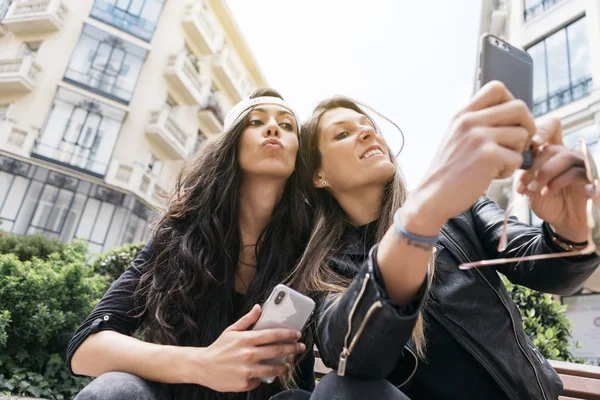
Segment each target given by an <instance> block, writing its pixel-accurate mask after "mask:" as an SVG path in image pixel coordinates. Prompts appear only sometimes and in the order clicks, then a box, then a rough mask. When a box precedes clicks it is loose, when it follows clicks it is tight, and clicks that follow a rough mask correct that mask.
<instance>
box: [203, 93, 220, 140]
mask: <svg viewBox="0 0 600 400" xmlns="http://www.w3.org/2000/svg"><path fill="white" fill-rule="evenodd" d="M223 120H224V117H223V108H222V107H221V104H220V101H219V96H218V94H216V93H211V94H210V95H209V97H208V101H207V102H206V104H205V105H204V107H203V108H201V109H200V111H198V125H199V126H200V130H201V131H202V133H204V134H205V135H215V134H219V133H222V132H223Z"/></svg>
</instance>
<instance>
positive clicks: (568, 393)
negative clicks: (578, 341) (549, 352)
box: [315, 353, 600, 400]
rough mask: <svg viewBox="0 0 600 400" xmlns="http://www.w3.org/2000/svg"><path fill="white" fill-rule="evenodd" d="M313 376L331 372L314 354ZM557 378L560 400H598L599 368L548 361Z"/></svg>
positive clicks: (599, 390)
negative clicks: (559, 387) (559, 380)
mask: <svg viewBox="0 0 600 400" xmlns="http://www.w3.org/2000/svg"><path fill="white" fill-rule="evenodd" d="M316 356H317V357H316V358H315V376H316V377H317V378H321V377H322V376H323V375H325V374H327V373H329V372H330V371H331V369H330V368H327V367H326V366H325V364H323V361H321V359H320V358H319V357H318V353H316ZM550 364H551V365H552V367H554V369H555V370H556V372H558V376H560V379H562V382H563V385H564V389H563V392H562V396H560V397H559V399H560V400H576V399H577V400H600V367H594V366H592V365H582V364H573V363H567V362H563V361H550Z"/></svg>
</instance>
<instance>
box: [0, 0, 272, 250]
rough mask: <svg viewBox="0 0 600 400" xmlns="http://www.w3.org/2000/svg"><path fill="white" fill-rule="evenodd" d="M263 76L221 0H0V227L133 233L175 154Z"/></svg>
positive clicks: (103, 238) (188, 150) (103, 237)
mask: <svg viewBox="0 0 600 400" xmlns="http://www.w3.org/2000/svg"><path fill="white" fill-rule="evenodd" d="M265 86H266V81H265V78H264V76H263V75H262V73H261V71H260V69H259V67H258V65H257V63H256V61H255V60H254V58H253V56H252V54H251V52H250V50H249V48H248V46H247V44H246V43H245V41H244V39H243V37H242V35H241V33H240V32H239V29H238V27H237V25H236V23H235V21H234V20H233V18H232V16H231V13H230V11H229V9H228V8H227V5H226V4H225V2H224V0H196V1H189V0H168V1H167V0H12V1H9V0H0V221H1V223H2V225H1V226H0V229H2V230H4V231H6V232H13V233H16V234H21V235H23V234H32V233H43V234H45V235H48V236H50V237H54V238H57V239H60V240H62V241H70V240H72V239H74V238H81V239H85V240H87V241H88V243H89V250H90V253H92V254H94V253H99V252H102V251H106V250H108V249H110V248H111V247H113V246H115V245H120V244H123V243H127V242H135V241H138V240H143V239H147V237H148V234H149V229H148V227H149V223H150V222H151V220H152V219H153V216H154V215H155V211H156V210H157V209H158V208H159V207H160V206H161V202H162V201H163V195H164V194H165V193H166V192H168V191H169V190H170V189H171V185H172V184H173V181H174V177H175V176H176V174H177V172H178V170H179V168H180V167H181V165H182V163H183V160H184V159H185V158H187V157H189V156H190V155H191V154H192V153H194V152H195V151H196V150H197V149H198V148H199V147H200V146H202V145H203V143H204V142H205V141H206V140H207V139H208V138H210V137H211V136H213V135H217V134H219V133H221V131H222V121H223V116H224V115H225V113H226V112H227V111H228V110H229V108H230V107H231V106H232V105H233V104H235V103H236V102H237V101H239V100H240V99H241V98H242V97H244V96H246V95H247V94H249V93H250V92H251V91H252V90H253V89H254V88H256V87H265Z"/></svg>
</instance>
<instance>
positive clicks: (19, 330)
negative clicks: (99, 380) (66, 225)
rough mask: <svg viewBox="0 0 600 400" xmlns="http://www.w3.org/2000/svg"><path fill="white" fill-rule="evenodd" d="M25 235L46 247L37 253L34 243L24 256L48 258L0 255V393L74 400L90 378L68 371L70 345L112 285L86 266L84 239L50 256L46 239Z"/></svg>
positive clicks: (28, 240)
mask: <svg viewBox="0 0 600 400" xmlns="http://www.w3.org/2000/svg"><path fill="white" fill-rule="evenodd" d="M5 236H7V235H5ZM18 239H21V238H17V242H18V241H19V240H18ZM22 239H23V242H24V243H26V244H31V243H43V244H42V247H43V248H44V250H41V251H40V252H37V253H36V251H35V250H33V249H32V248H33V245H32V248H31V249H30V250H23V251H22V252H21V253H20V255H26V254H45V257H44V258H37V257H33V256H32V257H31V258H30V260H27V261H21V260H20V259H19V257H17V256H16V255H15V254H0V393H1V392H2V391H4V392H8V393H12V394H20V395H28V396H34V397H44V398H49V399H63V398H69V399H70V398H72V397H74V395H75V394H76V393H77V392H78V391H79V390H81V388H82V387H83V386H84V385H85V384H86V383H87V382H89V379H87V378H75V377H72V376H70V374H69V372H68V371H67V370H66V369H65V367H64V363H65V353H66V349H67V345H68V343H69V340H70V339H71V336H72V335H73V333H74V332H75V330H76V329H77V327H78V326H79V324H80V323H81V321H83V320H84V319H85V318H86V317H87V315H88V314H89V313H90V312H91V310H92V308H93V306H94V305H95V303H96V302H97V301H98V299H99V298H100V297H101V296H102V294H103V293H104V291H105V290H106V288H107V287H108V282H107V278H105V277H103V276H99V275H97V274H94V272H93V270H92V269H91V268H90V267H89V266H86V264H85V260H86V257H87V255H86V244H85V243H84V242H82V241H75V242H73V243H72V244H70V245H66V244H65V245H62V250H61V251H59V252H54V253H51V254H46V251H47V249H48V247H44V246H46V242H44V241H43V240H41V241H39V242H37V241H36V240H33V241H32V240H31V239H30V238H29V237H22ZM12 248H17V249H26V248H27V246H21V245H19V244H18V245H15V246H13V247H12Z"/></svg>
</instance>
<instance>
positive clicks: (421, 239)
mask: <svg viewBox="0 0 600 400" xmlns="http://www.w3.org/2000/svg"><path fill="white" fill-rule="evenodd" d="M394 229H395V231H396V234H397V235H398V236H403V237H404V238H406V239H408V240H410V241H413V242H417V243H422V244H426V245H428V246H430V247H433V246H435V245H436V243H437V242H438V240H439V235H435V236H420V235H415V234H413V233H410V232H409V231H407V230H406V229H405V228H404V226H403V225H402V222H400V209H398V211H396V213H395V214H394Z"/></svg>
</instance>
